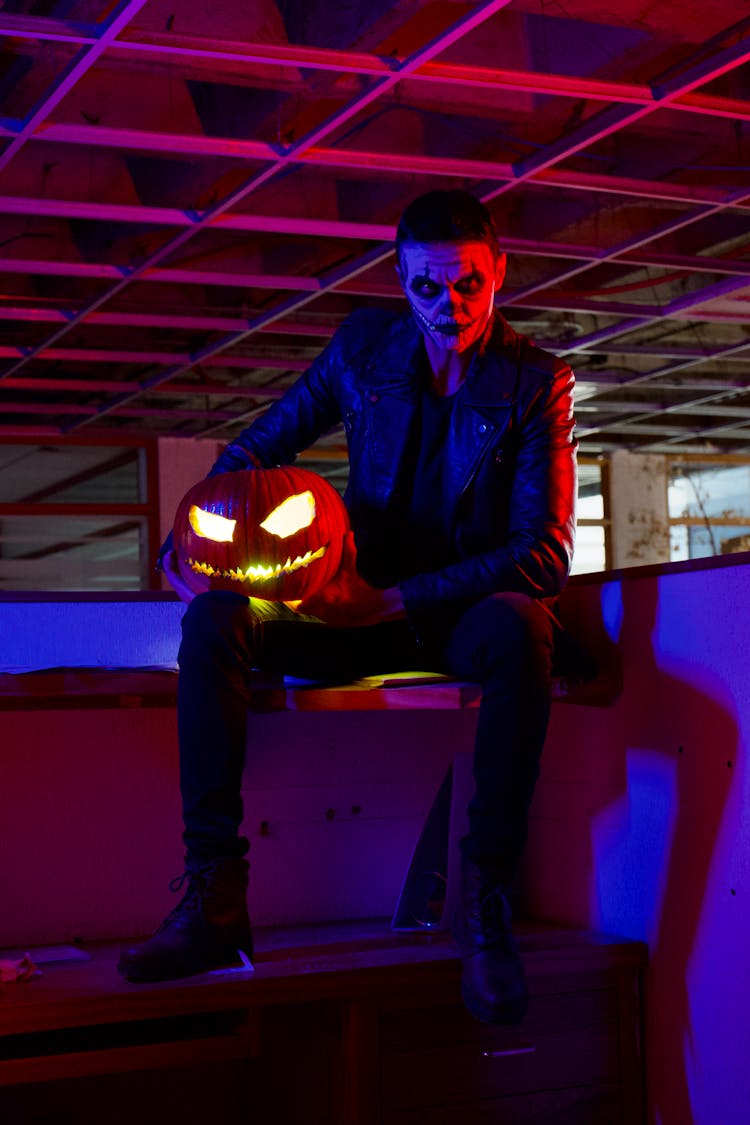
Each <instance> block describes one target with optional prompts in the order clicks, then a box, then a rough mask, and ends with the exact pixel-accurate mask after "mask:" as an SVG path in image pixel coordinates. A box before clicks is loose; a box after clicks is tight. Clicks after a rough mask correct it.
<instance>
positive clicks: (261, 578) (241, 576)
mask: <svg viewBox="0 0 750 1125" xmlns="http://www.w3.org/2000/svg"><path fill="white" fill-rule="evenodd" d="M326 550H327V547H325V546H323V547H318V549H317V551H306V552H305V554H304V555H297V557H296V559H294V560H292V559H290V558H287V560H286V562H284V563H276V566H263V564H262V563H256V564H254V565H251V566H248V567H247V569H246V570H243V569H242V568H241V567H238V568H237V569H231V570H222V571H218V570H214V568H213V567H212V566H211V564H210V563H202V562H196V561H195V559H188V566H189V567H190V568H191V569H192V570H193V571H195V573H196V574H205V575H206V577H208V578H215V577H217V576H220V577H221V578H229V579H231V580H232V581H234V582H246V581H247V579H248V578H249V579H251V580H252V581H253V582H268V581H269V580H270V579H271V578H279V577H280V575H282V574H293V573H294V571H295V570H301V568H302V567H303V566H309V565H310V563H311V562H314V561H315V559H322V557H323V555H324V554H325V553H326Z"/></svg>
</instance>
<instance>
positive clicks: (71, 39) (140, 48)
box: [0, 14, 750, 120]
mask: <svg viewBox="0 0 750 1125" xmlns="http://www.w3.org/2000/svg"><path fill="white" fill-rule="evenodd" d="M0 36H6V37H7V36H12V37H14V38H29V39H38V40H47V41H56V42H62V43H69V44H71V45H77V46H94V45H96V43H97V41H98V40H97V27H96V25H91V24H85V23H76V22H74V21H66V20H55V19H46V18H37V17H29V16H17V15H13V14H1V15H0ZM112 47H113V48H114V49H116V50H117V51H119V52H129V53H135V54H142V55H147V56H149V57H150V58H153V57H154V56H157V57H158V56H159V55H161V56H163V57H165V58H177V59H186V60H188V61H203V62H210V63H214V64H221V63H225V64H230V63H231V64H241V65H242V64H244V65H248V66H251V67H252V66H261V67H268V66H269V65H271V66H274V65H275V66H279V67H284V66H287V67H294V68H297V67H299V68H300V69H306V70H323V71H329V72H331V73H334V74H335V73H339V74H346V75H351V74H358V75H361V76H362V77H368V76H372V77H379V76H382V75H384V74H388V73H391V72H393V70H394V68H395V67H398V66H399V65H400V64H403V62H404V61H406V60H405V59H404V57H403V56H398V55H396V56H393V55H388V56H381V55H376V54H372V53H368V52H363V51H346V50H340V49H338V48H323V47H308V46H303V45H300V44H294V43H249V44H245V45H243V46H242V48H238V46H237V44H235V43H232V44H229V43H227V42H226V41H221V40H214V41H213V45H211V46H209V45H208V43H207V41H206V39H205V38H201V39H200V40H197V39H192V40H191V39H189V38H188V37H185V36H182V37H180V36H177V35H174V34H171V33H169V34H163V35H159V33H157V32H143V31H140V32H139V31H135V30H133V31H131V33H130V36H129V38H125V39H123V38H118V39H117V42H116V43H113V44H112ZM411 79H412V81H417V82H420V81H423V82H432V83H435V82H437V83H440V84H441V85H454V86H457V87H459V88H466V89H472V88H474V89H483V90H487V89H494V90H503V91H508V92H516V93H526V94H537V95H546V96H550V97H566V98H575V99H585V100H587V101H604V102H622V103H625V104H634V105H648V104H649V103H650V102H652V101H653V100H654V98H655V97H656V96H658V95H657V94H656V92H655V91H654V90H652V88H651V87H650V86H648V85H647V84H645V83H633V82H618V81H603V80H601V79H596V78H586V77H583V76H581V75H566V74H554V73H540V72H534V71H518V70H508V69H500V68H493V67H483V66H471V65H467V64H456V63H446V62H440V61H439V60H432V61H429V62H426V63H424V64H423V65H422V66H420V67H418V68H417V69H416V70H415V72H414V73H413V74H412V75H411ZM674 108H675V109H678V110H680V111H684V112H688V113H703V114H711V115H716V116H720V117H728V118H738V119H740V120H742V119H745V120H746V119H749V118H750V108H749V107H748V105H747V103H746V102H744V101H742V100H740V99H735V98H727V97H720V96H717V95H709V94H696V93H686V94H683V95H680V96H679V97H678V98H677V99H676V100H675V104H674Z"/></svg>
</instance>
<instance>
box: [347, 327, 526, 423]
mask: <svg viewBox="0 0 750 1125" xmlns="http://www.w3.org/2000/svg"><path fill="white" fill-rule="evenodd" d="M520 343H521V337H519V335H518V334H517V333H516V332H514V330H513V329H512V328H511V327H510V325H509V324H508V322H507V321H506V320H505V318H504V317H503V316H502V315H501V314H500V313H499V312H495V314H494V316H493V319H492V322H491V325H490V330H489V336H488V338H486V341H485V346H484V348H483V350H482V351H481V352H477V353H476V355H475V356H474V358H473V360H472V362H471V366H470V367H469V371H468V373H467V375H466V379H465V380H464V383H463V385H462V386H461V388H460V390H459V392H458V394H459V395H460V396H461V401H462V403H463V404H465V405H466V406H474V407H476V408H478V409H480V410H483V409H490V410H492V409H493V408H496V407H506V406H508V405H509V403H510V401H511V400H512V399H513V397H514V395H515V392H516V382H517V377H518V366H519V365H518V359H517V357H518V350H519V347H520ZM424 361H425V355H424V341H423V338H422V333H421V332H420V330H419V328H418V327H417V325H416V324H415V322H414V318H413V317H412V315H411V313H405V314H404V315H403V316H401V317H398V319H396V320H395V321H394V322H393V323H392V325H391V326H390V329H389V331H388V332H387V334H386V338H385V340H384V342H383V347H382V349H381V350H380V351H379V352H378V354H377V357H376V358H374V359H373V362H372V365H371V367H370V371H369V380H370V382H376V383H380V382H383V383H388V384H389V385H390V386H391V387H392V388H393V389H394V390H395V389H396V387H398V388H399V389H402V388H403V389H406V387H407V386H410V387H412V388H413V390H414V391H415V392H416V391H417V389H418V388H419V378H420V367H421V365H422V364H423V363H424Z"/></svg>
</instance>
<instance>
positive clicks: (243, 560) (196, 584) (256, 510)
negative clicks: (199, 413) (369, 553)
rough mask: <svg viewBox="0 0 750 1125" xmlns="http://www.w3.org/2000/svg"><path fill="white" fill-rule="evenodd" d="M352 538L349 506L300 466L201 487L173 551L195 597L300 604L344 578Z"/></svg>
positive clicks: (183, 515)
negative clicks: (347, 540)
mask: <svg viewBox="0 0 750 1125" xmlns="http://www.w3.org/2000/svg"><path fill="white" fill-rule="evenodd" d="M212 517H220V518H219V519H218V520H214V519H212ZM300 520H302V521H304V525H303V526H300V527H299V528H298V529H297V528H296V524H297V523H299V521H300ZM222 521H225V522H222ZM226 521H234V525H233V526H230V524H229V522H226ZM263 523H267V525H268V526H267V527H262V526H261V525H262V524H263ZM290 528H292V529H293V530H290ZM348 531H349V516H348V513H347V510H346V508H345V507H344V502H343V500H342V499H341V497H340V496H339V494H338V492H336V489H335V488H333V486H332V485H330V484H329V483H328V481H326V480H324V479H323V477H321V476H319V475H318V474H317V473H313V472H311V471H310V470H309V469H300V468H297V467H296V466H287V467H283V468H277V469H251V470H247V471H242V472H236V473H219V474H217V475H216V476H214V477H208V478H206V480H202V481H199V483H198V484H196V485H194V486H193V488H191V489H190V490H189V492H187V493H186V495H185V496H184V497H183V499H182V501H181V502H180V505H179V507H178V509H177V515H176V517H175V523H174V546H175V550H176V552H177V559H178V564H179V570H180V574H181V576H182V578H183V579H184V581H185V582H186V584H187V585H188V586H189V588H190V589H191V590H192V591H193V592H194V593H196V594H201V593H204V592H205V591H207V590H231V591H233V592H235V593H238V594H244V595H246V596H248V597H253V598H262V599H264V600H265V601H298V600H302V599H304V598H307V597H310V596H311V595H312V594H315V593H317V592H318V591H319V590H321V589H322V588H323V587H324V586H325V585H326V584H327V583H328V582H329V581H330V580H331V579H332V578H333V577H334V575H335V574H336V573H337V572H338V569H339V566H340V565H341V557H342V552H343V545H344V537H345V535H346V534H347V532H348ZM214 535H220V536H224V537H226V536H229V538H223V539H221V540H217V539H215V538H214Z"/></svg>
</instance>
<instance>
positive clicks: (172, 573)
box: [161, 551, 195, 605]
mask: <svg viewBox="0 0 750 1125" xmlns="http://www.w3.org/2000/svg"><path fill="white" fill-rule="evenodd" d="M161 569H162V572H163V573H164V575H165V576H166V579H167V582H168V583H169V585H170V586H171V587H172V589H173V590H174V592H175V593H176V594H177V595H178V596H179V597H180V598H181V599H182V601H183V602H185V604H186V605H189V604H190V602H191V601H192V600H193V598H194V597H195V592H194V591H193V590H191V589H190V587H189V586H188V585H187V583H186V582H185V579H184V578H183V577H182V575H181V574H180V568H179V565H178V563H177V552H176V551H168V552H167V553H166V554H165V555H164V557H163V559H162V561H161Z"/></svg>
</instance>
